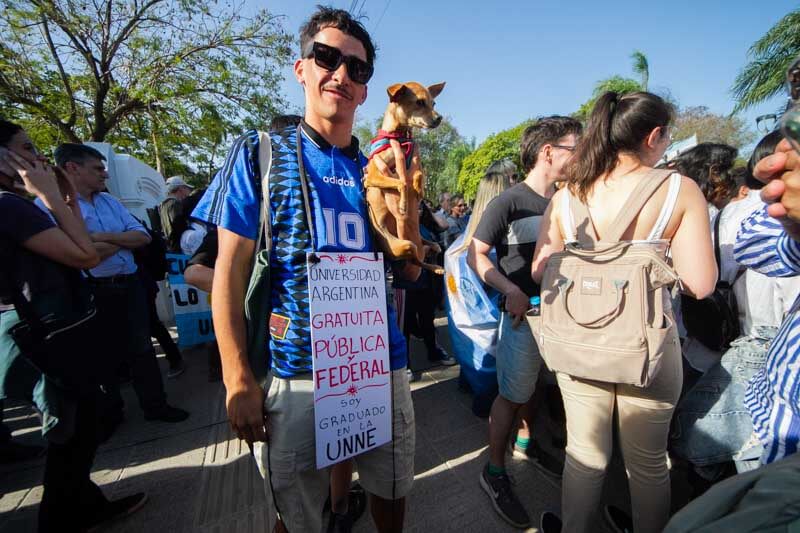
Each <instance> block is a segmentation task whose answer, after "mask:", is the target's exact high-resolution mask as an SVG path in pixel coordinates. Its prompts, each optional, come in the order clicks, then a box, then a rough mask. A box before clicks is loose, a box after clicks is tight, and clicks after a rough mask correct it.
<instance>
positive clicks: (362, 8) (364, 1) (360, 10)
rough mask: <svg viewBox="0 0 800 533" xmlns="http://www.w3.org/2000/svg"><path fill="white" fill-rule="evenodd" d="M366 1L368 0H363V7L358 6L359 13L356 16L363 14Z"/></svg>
mask: <svg viewBox="0 0 800 533" xmlns="http://www.w3.org/2000/svg"><path fill="white" fill-rule="evenodd" d="M366 2H367V0H361V7H359V8H358V15H356V18H359V17H360V16H361V12H362V11H364V4H365V3H366Z"/></svg>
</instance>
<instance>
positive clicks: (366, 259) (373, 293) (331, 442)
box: [308, 253, 392, 468]
mask: <svg viewBox="0 0 800 533" xmlns="http://www.w3.org/2000/svg"><path fill="white" fill-rule="evenodd" d="M317 258H319V262H316V263H315V262H313V261H312V260H309V261H308V295H309V302H310V311H311V349H312V354H313V357H314V424H315V434H316V444H317V468H325V467H326V466H329V465H332V464H335V463H338V462H341V461H344V460H345V459H349V458H350V457H353V456H356V455H358V454H361V453H364V452H366V451H369V450H371V449H373V448H377V447H378V446H381V445H383V444H385V443H387V442H389V441H390V440H391V439H392V403H391V402H392V395H391V373H390V372H391V371H390V366H389V329H388V322H387V321H388V317H387V316H386V285H385V283H386V281H385V273H384V267H383V254H373V253H318V254H317Z"/></svg>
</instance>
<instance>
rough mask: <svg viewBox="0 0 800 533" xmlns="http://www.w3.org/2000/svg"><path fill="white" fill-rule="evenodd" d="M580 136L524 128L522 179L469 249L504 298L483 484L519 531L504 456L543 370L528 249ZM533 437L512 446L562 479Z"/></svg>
mask: <svg viewBox="0 0 800 533" xmlns="http://www.w3.org/2000/svg"><path fill="white" fill-rule="evenodd" d="M580 133H581V124H580V122H578V121H577V120H575V119H573V118H569V117H558V116H554V117H546V118H542V119H539V120H538V121H537V122H536V124H533V125H531V126H528V127H527V128H526V129H525V132H524V133H523V135H522V140H521V143H520V159H521V161H522V167H523V169H524V170H525V173H526V177H525V180H524V181H523V182H521V183H518V184H517V185H514V186H513V187H511V188H509V189H506V190H505V191H504V192H502V193H501V194H500V196H498V197H497V198H495V199H494V200H492V201H491V202H490V203H489V205H488V206H487V207H486V211H484V213H483V217H482V218H481V221H480V224H478V227H477V229H476V230H475V235H474V236H473V239H472V243H470V247H469V251H468V252H467V263H468V264H469V266H470V267H471V268H472V270H474V271H475V273H476V274H478V276H479V277H480V278H481V280H483V281H484V282H485V283H488V284H489V285H491V286H492V287H494V288H495V289H497V290H498V291H500V292H501V293H502V294H503V303H502V310H503V313H502V315H501V317H500V325H499V334H498V341H497V352H496V355H495V357H496V359H497V381H498V385H499V394H498V396H497V398H496V399H495V401H494V403H493V404H492V410H491V414H490V415H489V463H488V464H487V465H486V468H484V469H483V471H482V472H481V476H480V484H481V486H482V487H483V489H484V490H485V491H486V493H487V494H489V497H490V498H491V501H492V505H494V508H495V510H496V511H497V512H498V514H500V516H501V517H502V518H503V519H504V520H506V521H507V522H508V523H510V524H511V525H513V526H515V527H519V528H526V527H528V526H529V525H530V517H529V516H528V513H527V511H525V508H524V507H523V506H522V504H521V503H520V501H519V500H518V499H517V497H516V495H515V494H514V492H513V491H512V490H511V482H510V479H509V477H508V475H507V474H506V467H505V454H506V451H507V450H508V441H509V438H510V436H511V431H512V428H513V426H514V421H515V419H516V416H517V413H518V412H519V410H520V408H521V407H522V406H523V405H525V404H526V403H528V401H529V400H530V399H531V397H532V396H533V392H534V388H535V387H536V380H537V378H538V376H539V369H540V368H541V366H542V357H541V356H540V355H539V349H538V347H537V346H536V341H535V340H534V338H533V334H532V333H531V330H530V328H529V327H528V323H527V322H526V321H525V312H526V311H527V310H528V308H529V307H530V303H529V301H530V298H532V297H534V296H539V286H538V285H537V284H536V283H534V282H533V280H532V279H531V265H532V264H533V252H534V250H535V249H536V239H537V237H538V235H539V225H540V223H541V219H542V216H543V215H544V213H545V211H546V210H547V206H548V204H549V203H550V198H551V197H552V196H553V194H554V193H555V190H556V189H555V183H556V182H557V181H562V180H563V179H564V177H563V169H564V166H565V165H566V163H567V162H568V161H569V159H570V157H571V156H572V152H573V150H574V149H575V143H576V142H577V138H578V136H579V135H580ZM492 248H495V250H496V251H497V265H496V266H495V264H494V263H493V262H492V261H491V259H489V253H490V252H491V250H492ZM530 418H532V413H531V417H530ZM530 440H531V439H530V433H529V428H527V426H524V427H523V428H522V429H520V431H519V433H518V434H517V438H516V442H515V444H514V449H515V450H517V451H519V452H522V453H525V454H526V455H527V456H528V457H530V458H531V459H533V460H534V464H537V465H539V466H541V467H543V468H544V469H545V470H546V471H548V472H549V473H550V474H554V475H556V476H559V477H560V474H561V468H560V466H561V465H559V464H556V461H555V460H554V458H551V456H549V455H547V454H545V453H543V452H542V451H541V450H540V449H539V448H538V447H537V446H536V444H535V443H533V442H530V446H529V441H530Z"/></svg>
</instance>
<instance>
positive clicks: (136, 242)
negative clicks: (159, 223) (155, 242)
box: [92, 230, 150, 250]
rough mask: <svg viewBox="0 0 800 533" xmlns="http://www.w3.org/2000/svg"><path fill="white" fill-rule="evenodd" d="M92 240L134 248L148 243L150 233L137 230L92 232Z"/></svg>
mask: <svg viewBox="0 0 800 533" xmlns="http://www.w3.org/2000/svg"><path fill="white" fill-rule="evenodd" d="M92 240H93V241H94V242H106V243H109V244H114V245H116V246H119V247H120V248H126V249H128V250H135V249H136V248H141V247H142V246H145V245H147V244H150V235H148V234H147V233H143V232H141V231H139V230H130V231H121V232H99V233H92Z"/></svg>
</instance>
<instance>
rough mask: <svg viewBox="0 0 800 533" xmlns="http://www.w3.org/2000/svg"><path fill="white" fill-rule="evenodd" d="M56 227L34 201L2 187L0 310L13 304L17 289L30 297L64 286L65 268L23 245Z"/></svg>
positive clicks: (0, 215)
mask: <svg viewBox="0 0 800 533" xmlns="http://www.w3.org/2000/svg"><path fill="white" fill-rule="evenodd" d="M52 227H54V224H53V222H52V220H50V218H49V217H48V216H47V215H46V214H45V213H44V212H43V211H42V210H41V209H39V208H38V207H36V205H34V204H33V202H30V201H28V200H26V199H25V198H23V197H22V196H19V195H17V194H14V193H11V192H7V191H0V279H1V280H2V281H0V310H8V309H10V308H12V307H13V302H12V300H13V296H12V295H13V294H14V292H18V291H22V293H23V295H24V296H25V298H26V299H28V300H32V295H36V294H46V293H49V292H51V291H53V290H58V289H61V288H63V286H64V283H65V276H64V274H65V269H68V267H66V266H64V265H60V264H58V263H56V262H54V261H51V260H49V259H47V258H45V257H42V256H40V255H38V254H35V253H33V252H31V251H29V250H27V249H25V248H24V247H23V243H24V242H25V241H27V240H28V239H30V238H31V237H33V236H35V235H38V234H39V233H41V232H43V231H45V230H48V229H50V228H52Z"/></svg>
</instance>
